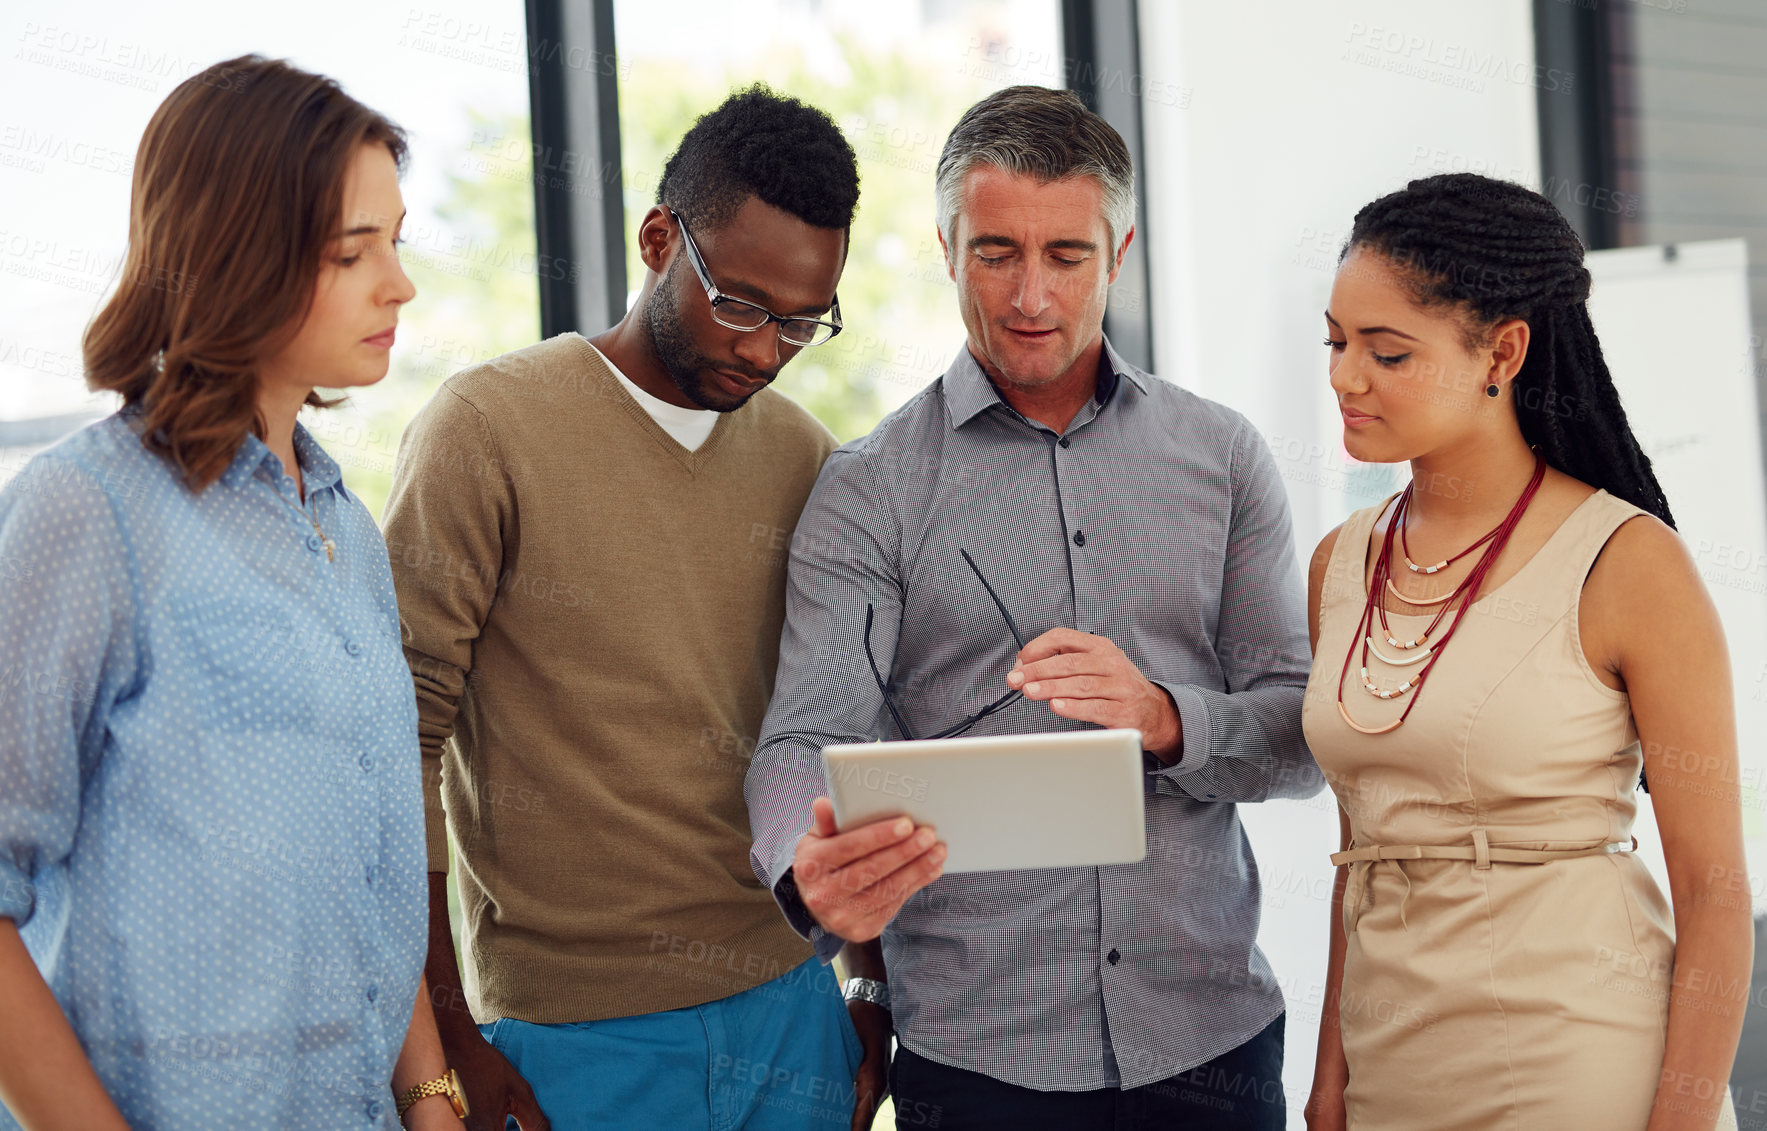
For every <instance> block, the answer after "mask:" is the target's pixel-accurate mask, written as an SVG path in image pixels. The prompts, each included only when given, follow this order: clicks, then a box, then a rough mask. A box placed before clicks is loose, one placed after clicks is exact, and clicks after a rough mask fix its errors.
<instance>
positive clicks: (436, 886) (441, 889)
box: [423, 872, 477, 1037]
mask: <svg viewBox="0 0 1767 1131" xmlns="http://www.w3.org/2000/svg"><path fill="white" fill-rule="evenodd" d="M423 973H424V980H425V981H426V982H427V983H428V989H429V1002H430V1006H431V1008H432V1009H433V1011H434V1015H435V1022H436V1027H437V1028H438V1029H439V1030H440V1031H441V1033H442V1035H443V1036H444V1037H446V1036H448V1035H449V1034H451V1033H455V1032H458V1031H459V1029H460V1026H462V1025H470V1026H473V1027H474V1029H475V1030H476V1028H477V1025H476V1023H475V1022H474V1021H473V1016H472V1010H470V1009H468V1008H467V1006H466V990H465V989H464V987H463V986H462V984H461V979H460V959H459V957H458V956H457V955H456V954H455V952H454V929H453V926H452V924H451V923H450V922H449V918H448V873H446V872H431V873H430V874H429V956H428V958H427V959H426V960H425V962H424V967H423Z"/></svg>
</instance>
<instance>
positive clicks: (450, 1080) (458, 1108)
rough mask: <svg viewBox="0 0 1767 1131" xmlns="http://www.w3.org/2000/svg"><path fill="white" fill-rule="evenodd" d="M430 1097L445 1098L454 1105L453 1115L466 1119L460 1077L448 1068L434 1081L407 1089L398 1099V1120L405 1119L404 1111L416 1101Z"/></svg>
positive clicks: (464, 1094) (464, 1098)
mask: <svg viewBox="0 0 1767 1131" xmlns="http://www.w3.org/2000/svg"><path fill="white" fill-rule="evenodd" d="M430 1096H447V1097H448V1102H449V1103H451V1104H453V1105H454V1114H455V1115H458V1116H459V1117H460V1118H462V1119H465V1118H466V1112H467V1107H466V1093H465V1092H464V1091H462V1090H461V1088H460V1077H459V1075H458V1074H457V1073H455V1071H454V1070H453V1069H452V1068H450V1069H448V1071H447V1072H446V1073H444V1074H443V1075H441V1076H438V1077H436V1078H435V1079H434V1080H428V1081H425V1082H424V1083H422V1084H418V1085H417V1086H416V1087H412V1088H407V1089H406V1090H405V1093H404V1095H401V1096H400V1097H399V1099H398V1101H397V1102H398V1107H399V1118H400V1119H403V1118H405V1109H406V1108H408V1107H410V1106H411V1105H412V1104H414V1103H416V1102H417V1101H418V1100H421V1099H427V1098H428V1097H430Z"/></svg>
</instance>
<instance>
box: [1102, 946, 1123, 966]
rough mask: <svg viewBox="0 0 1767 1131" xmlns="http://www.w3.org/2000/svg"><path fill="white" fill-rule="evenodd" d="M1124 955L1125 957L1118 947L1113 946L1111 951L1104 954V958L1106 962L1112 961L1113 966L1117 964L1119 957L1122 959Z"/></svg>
mask: <svg viewBox="0 0 1767 1131" xmlns="http://www.w3.org/2000/svg"><path fill="white" fill-rule="evenodd" d="M1122 957H1123V956H1122V955H1120V954H1118V953H1117V948H1116V947H1114V946H1113V947H1111V952H1110V953H1109V954H1107V955H1105V956H1104V960H1105V961H1106V962H1108V963H1110V964H1111V965H1112V966H1115V965H1116V964H1117V961H1118V960H1119V959H1121V958H1122Z"/></svg>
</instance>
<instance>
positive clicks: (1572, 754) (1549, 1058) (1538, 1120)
mask: <svg viewBox="0 0 1767 1131" xmlns="http://www.w3.org/2000/svg"><path fill="white" fill-rule="evenodd" d="M1390 502H1391V498H1389V499H1388V500H1387V501H1386V502H1383V503H1380V504H1378V505H1376V506H1372V507H1367V508H1365V509H1363V510H1360V511H1357V512H1356V513H1355V514H1354V515H1353V516H1351V518H1350V519H1349V521H1348V522H1346V523H1345V524H1344V527H1343V530H1342V532H1341V533H1340V534H1339V535H1338V540H1337V544H1336V547H1335V549H1334V551H1333V553H1332V556H1331V561H1330V563H1329V565H1328V567H1327V574H1326V577H1325V584H1324V593H1323V595H1322V598H1321V613H1320V624H1319V649H1318V655H1317V656H1316V657H1315V660H1314V664H1313V673H1312V677H1311V679H1310V680H1309V681H1308V685H1307V698H1306V704H1305V707H1304V710H1303V721H1304V725H1305V729H1306V735H1307V742H1308V745H1309V746H1310V747H1311V748H1312V751H1313V755H1314V757H1315V758H1317V759H1318V761H1319V765H1320V767H1321V768H1322V769H1323V770H1324V771H1325V775H1326V780H1327V781H1329V782H1330V784H1331V786H1332V788H1333V790H1334V791H1335V792H1336V793H1337V798H1338V802H1339V804H1340V805H1342V806H1343V808H1344V811H1345V813H1346V814H1347V815H1348V817H1349V822H1350V829H1351V833H1352V836H1353V840H1352V845H1351V848H1352V850H1351V851H1350V852H1347V853H1340V854H1338V855H1337V856H1334V857H1333V860H1334V862H1336V863H1346V864H1349V866H1350V874H1349V882H1348V884H1347V887H1346V890H1345V895H1344V915H1343V921H1344V931H1345V934H1346V936H1347V939H1348V949H1347V951H1346V953H1345V958H1344V977H1343V994H1342V1002H1341V1013H1342V1022H1341V1024H1342V1029H1343V1038H1344V1054H1345V1057H1346V1059H1347V1060H1348V1062H1349V1069H1350V1082H1349V1087H1348V1090H1347V1092H1346V1093H1345V1106H1346V1109H1347V1112H1348V1116H1349V1125H1350V1127H1351V1128H1353V1129H1356V1131H1377V1129H1380V1131H1384V1129H1388V1128H1391V1129H1394V1131H1398V1129H1404V1131H1417V1129H1419V1128H1429V1129H1432V1131H1448V1129H1454V1128H1464V1129H1466V1131H1497V1129H1517V1131H1567V1129H1573V1128H1601V1129H1602V1131H1627V1129H1634V1128H1637V1129H1641V1128H1643V1127H1644V1126H1645V1124H1646V1123H1647V1122H1648V1121H1649V1118H1650V1108H1651V1104H1652V1101H1653V1098H1654V1096H1655V1094H1656V1088H1657V1078H1658V1073H1659V1071H1660V1069H1661V1067H1662V1059H1663V1042H1664V1033H1665V1030H1666V1027H1667V1022H1668V993H1669V984H1670V981H1669V980H1670V967H1671V963H1672V961H1673V959H1674V954H1675V935H1674V919H1673V917H1672V914H1671V912H1670V909H1669V906H1668V903H1667V901H1666V900H1665V899H1664V898H1663V894H1662V892H1661V891H1660V890H1659V888H1658V887H1657V885H1656V883H1655V882H1654V881H1653V880H1652V879H1651V877H1650V874H1649V873H1648V872H1647V871H1646V870H1645V866H1644V863H1643V862H1642V861H1641V860H1639V859H1638V858H1637V857H1636V856H1634V855H1633V854H1632V853H1631V851H1630V850H1631V849H1632V847H1633V843H1632V822H1633V818H1634V815H1635V812H1636V805H1635V802H1634V796H1633V789H1634V788H1635V786H1636V783H1637V781H1638V772H1639V767H1640V761H1641V758H1642V755H1641V752H1640V747H1639V744H1638V741H1637V738H1638V735H1637V731H1636V730H1635V728H1634V726H1633V723H1632V714H1631V710H1630V707H1629V705H1628V701H1627V697H1626V695H1625V694H1624V693H1623V692H1619V691H1615V690H1613V689H1611V688H1609V687H1606V686H1605V685H1603V684H1602V683H1601V681H1600V680H1598V679H1597V678H1596V676H1595V673H1594V671H1593V670H1591V668H1590V667H1589V664H1588V661H1587V659H1586V658H1585V657H1584V655H1583V649H1582V645H1581V643H1580V642H1579V639H1578V633H1577V601H1578V597H1579V595H1580V593H1581V591H1582V585H1583V581H1584V579H1585V578H1586V577H1587V576H1588V573H1589V570H1590V568H1591V567H1592V566H1593V565H1594V562H1595V558H1596V555H1597V553H1599V551H1600V550H1601V548H1602V546H1603V545H1604V544H1605V543H1606V542H1607V539H1608V536H1609V535H1611V534H1612V533H1613V532H1614V530H1615V529H1617V528H1618V527H1619V525H1620V524H1621V523H1622V522H1624V521H1626V520H1627V519H1628V518H1631V517H1633V516H1634V515H1637V514H1641V513H1643V512H1642V511H1640V510H1639V509H1638V508H1636V507H1634V506H1632V505H1631V504H1629V503H1625V502H1622V501H1621V500H1619V499H1616V498H1614V497H1613V496H1611V495H1609V494H1607V492H1605V491H1598V492H1597V493H1595V494H1594V495H1592V496H1590V497H1589V498H1588V499H1586V500H1584V502H1583V503H1582V504H1581V505H1580V506H1579V507H1578V508H1577V509H1576V510H1575V511H1574V512H1573V513H1572V514H1571V515H1570V517H1569V518H1567V519H1566V520H1565V521H1564V524H1563V525H1562V526H1561V527H1560V528H1559V529H1558V530H1557V531H1556V532H1555V533H1554V534H1553V535H1552V537H1551V538H1550V540H1548V541H1547V543H1546V544H1545V546H1544V547H1542V548H1541V549H1540V551H1539V552H1538V553H1537V554H1536V555H1535V556H1534V557H1533V558H1532V559H1530V560H1529V561H1528V562H1527V563H1526V564H1525V565H1523V567H1522V568H1521V570H1520V571H1519V572H1518V573H1516V574H1515V576H1514V577H1512V578H1511V579H1510V580H1509V581H1507V582H1505V583H1504V584H1503V585H1501V586H1499V587H1498V588H1496V589H1495V590H1492V591H1489V592H1487V593H1485V594H1484V595H1483V596H1482V597H1480V598H1479V600H1478V602H1477V603H1476V604H1474V606H1473V607H1472V610H1471V611H1470V612H1469V613H1467V614H1466V615H1467V620H1466V623H1465V624H1464V625H1463V626H1461V627H1460V628H1459V629H1458V630H1457V631H1456V632H1455V635H1454V640H1453V643H1452V644H1451V645H1450V646H1449V647H1448V649H1447V651H1446V652H1444V653H1443V655H1442V659H1441V660H1440V662H1438V663H1437V664H1436V667H1435V670H1434V671H1432V672H1431V673H1430V676H1429V678H1428V680H1427V681H1426V682H1425V684H1424V686H1423V689H1422V691H1421V695H1422V699H1421V700H1420V701H1419V703H1418V705H1417V707H1416V708H1415V709H1414V710H1413V711H1412V712H1411V716H1410V717H1409V718H1408V719H1407V720H1406V722H1405V724H1404V725H1403V726H1401V727H1400V728H1399V729H1398V730H1396V731H1393V732H1391V733H1388V734H1382V735H1364V734H1360V733H1358V732H1356V731H1355V730H1353V729H1351V728H1350V727H1349V726H1348V725H1346V724H1345V723H1344V721H1343V720H1342V719H1341V718H1340V717H1339V715H1338V707H1337V680H1338V675H1339V673H1340V671H1342V669H1343V662H1344V653H1345V650H1346V649H1347V648H1349V647H1350V646H1351V643H1352V635H1353V634H1354V632H1355V630H1356V623H1357V619H1358V617H1359V616H1360V614H1361V611H1362V607H1363V601H1364V600H1365V598H1366V594H1367V587H1366V583H1365V581H1364V577H1365V573H1364V570H1365V568H1366V565H1367V561H1368V555H1369V554H1370V552H1371V551H1370V547H1369V535H1370V532H1371V530H1372V528H1373V525H1374V523H1375V521H1376V519H1377V518H1378V517H1379V516H1380V515H1381V514H1382V513H1383V511H1384V510H1385V509H1386V507H1387V504H1388V503H1390ZM1398 584H1399V585H1400V586H1401V588H1409V589H1412V590H1415V588H1416V587H1415V586H1409V587H1408V586H1406V585H1405V583H1404V581H1403V580H1401V581H1399V582H1398ZM1431 615H1433V611H1432V614H1431ZM1454 616H1455V614H1453V613H1450V614H1449V619H1448V620H1445V621H1444V622H1443V625H1442V628H1443V630H1445V629H1446V628H1447V627H1448V625H1449V623H1450V622H1451V620H1452V618H1453V617H1454ZM1429 621H1430V616H1414V615H1402V614H1397V613H1389V614H1388V623H1389V625H1390V626H1391V628H1392V631H1393V635H1394V637H1395V638H1397V639H1398V640H1400V641H1406V640H1410V639H1412V638H1414V637H1415V636H1416V635H1417V634H1419V633H1421V632H1423V631H1424V629H1425V627H1426V626H1427V625H1428V624H1429ZM1374 643H1375V645H1376V647H1378V648H1379V649H1380V650H1381V651H1382V652H1383V653H1385V654H1386V655H1388V656H1393V657H1395V658H1397V657H1400V656H1403V655H1405V653H1403V652H1401V651H1400V650H1399V649H1395V648H1392V647H1389V646H1388V645H1387V644H1386V642H1385V640H1384V638H1383V635H1382V634H1381V632H1380V630H1379V622H1378V620H1377V622H1376V626H1375V632H1374ZM1413 654H1415V653H1413ZM1360 666H1361V665H1360V661H1359V660H1352V662H1351V664H1350V670H1349V674H1348V675H1347V676H1346V677H1345V678H1344V703H1345V705H1346V706H1347V707H1348V709H1349V711H1350V714H1351V717H1352V718H1354V719H1355V720H1356V721H1357V722H1358V723H1359V724H1361V725H1362V726H1365V727H1378V726H1382V725H1385V724H1386V723H1389V722H1391V721H1392V720H1394V719H1396V718H1398V716H1399V714H1400V713H1401V712H1402V711H1404V709H1405V707H1406V705H1407V704H1408V703H1409V701H1410V698H1411V696H1410V695H1406V696H1403V697H1395V698H1392V699H1386V700H1382V699H1377V698H1375V697H1374V696H1371V695H1369V694H1368V693H1367V691H1365V690H1364V689H1363V687H1362V684H1361V673H1360V670H1359V669H1360ZM1421 666H1422V665H1421V664H1413V665H1396V664H1387V663H1384V662H1382V661H1381V659H1380V658H1378V657H1376V656H1374V655H1372V654H1371V655H1370V657H1369V660H1368V671H1369V675H1370V676H1371V677H1372V678H1373V680H1374V682H1375V683H1376V684H1378V685H1380V686H1382V687H1385V688H1394V687H1397V686H1398V684H1399V683H1400V682H1401V681H1402V680H1405V679H1408V678H1410V677H1412V676H1415V674H1416V672H1417V671H1418V669H1419V668H1420V667H1421ZM1413 694H1417V693H1413ZM1734 1125H1735V1118H1734V1115H1731V1114H1727V1115H1726V1116H1725V1119H1724V1120H1723V1121H1722V1122H1721V1123H1720V1126H1724V1127H1731V1126H1734Z"/></svg>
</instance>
